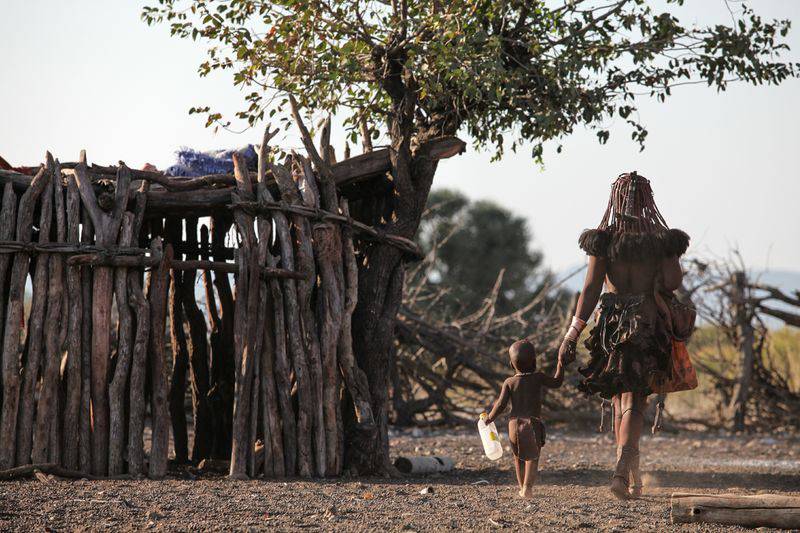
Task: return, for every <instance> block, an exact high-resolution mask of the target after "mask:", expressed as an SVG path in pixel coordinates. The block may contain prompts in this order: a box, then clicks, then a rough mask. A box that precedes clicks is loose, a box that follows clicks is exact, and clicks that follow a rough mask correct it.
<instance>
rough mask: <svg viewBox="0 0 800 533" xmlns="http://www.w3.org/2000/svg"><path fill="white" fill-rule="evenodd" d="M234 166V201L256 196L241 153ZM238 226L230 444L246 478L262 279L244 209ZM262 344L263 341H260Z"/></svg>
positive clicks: (233, 470)
mask: <svg viewBox="0 0 800 533" xmlns="http://www.w3.org/2000/svg"><path fill="white" fill-rule="evenodd" d="M233 169H234V175H235V176H236V186H237V192H236V193H234V200H238V199H239V198H241V199H243V200H247V199H250V198H251V197H252V195H253V190H252V184H251V183H250V178H249V177H248V175H247V164H246V163H245V161H244V159H243V158H242V157H241V156H240V155H239V154H234V155H233ZM233 217H234V220H235V221H236V228H237V230H238V232H239V236H240V237H241V241H242V244H241V248H240V249H239V252H240V255H239V257H238V258H237V262H238V263H239V275H238V277H237V279H236V310H235V322H234V345H235V350H236V352H235V354H236V357H235V361H236V370H235V372H236V386H235V389H234V401H233V441H232V446H231V465H230V476H231V477H233V478H238V479H241V478H245V477H246V473H245V472H246V469H247V466H248V454H252V453H253V449H252V448H253V441H254V440H255V439H254V438H253V437H254V436H253V435H251V434H250V431H249V420H250V416H249V415H250V409H251V408H252V406H251V405H250V399H251V394H252V379H253V368H254V364H255V361H254V358H255V357H256V354H255V353H254V350H255V348H256V344H257V343H256V332H257V331H258V326H259V324H258V322H259V321H258V317H257V316H256V315H257V313H258V287H259V284H260V281H261V280H260V278H259V276H258V274H257V271H258V257H257V255H256V250H255V247H256V236H255V233H254V229H253V217H252V216H250V215H247V214H245V213H244V212H243V211H242V210H235V211H234V213H233ZM258 344H260V343H258Z"/></svg>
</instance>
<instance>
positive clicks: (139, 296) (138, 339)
mask: <svg viewBox="0 0 800 533" xmlns="http://www.w3.org/2000/svg"><path fill="white" fill-rule="evenodd" d="M139 197H141V198H142V201H144V199H145V198H146V196H145V195H144V193H140V195H139V196H138V197H137V199H138V198H139ZM137 203H138V202H137ZM151 249H152V250H153V251H154V252H155V253H158V254H159V255H160V254H161V240H160V239H158V238H156V239H153V242H152V244H151ZM128 299H129V300H130V302H131V307H133V308H134V309H135V310H136V312H135V317H136V336H135V341H134V344H133V359H132V361H131V363H132V365H131V383H130V393H129V398H130V400H129V402H128V404H129V406H130V418H129V422H128V472H130V474H131V475H134V476H140V475H142V474H143V473H144V449H143V443H142V433H143V431H144V410H145V388H144V385H145V382H144V379H145V364H146V363H147V348H148V341H149V335H150V307H149V305H148V302H147V299H146V298H145V296H144V291H143V290H142V284H141V281H140V279H139V275H138V273H133V272H132V273H131V274H130V275H129V276H128ZM162 332H163V330H162Z"/></svg>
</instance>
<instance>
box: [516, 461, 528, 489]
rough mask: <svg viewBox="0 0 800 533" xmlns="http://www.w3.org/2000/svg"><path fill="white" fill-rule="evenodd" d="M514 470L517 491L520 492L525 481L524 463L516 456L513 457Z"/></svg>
mask: <svg viewBox="0 0 800 533" xmlns="http://www.w3.org/2000/svg"><path fill="white" fill-rule="evenodd" d="M514 470H516V472H517V485H519V490H520V492H521V491H522V487H523V486H524V485H523V483H524V481H525V462H524V461H522V460H520V458H519V457H516V456H515V457H514Z"/></svg>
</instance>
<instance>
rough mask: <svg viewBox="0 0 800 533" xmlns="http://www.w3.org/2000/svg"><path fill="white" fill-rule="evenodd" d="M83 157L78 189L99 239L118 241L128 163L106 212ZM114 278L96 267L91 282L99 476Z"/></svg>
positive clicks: (104, 448)
mask: <svg viewBox="0 0 800 533" xmlns="http://www.w3.org/2000/svg"><path fill="white" fill-rule="evenodd" d="M81 159H82V161H81V162H80V163H79V164H78V165H77V166H76V167H75V178H76V181H77V183H78V191H79V192H80V195H81V200H83V206H84V208H86V210H87V212H88V213H89V217H90V218H91V219H92V225H93V226H94V228H95V235H96V241H97V243H98V244H99V245H100V246H109V245H111V244H112V243H114V242H116V241H117V235H118V234H119V228H120V224H121V223H122V215H123V213H124V211H125V208H126V206H127V203H128V186H129V184H130V179H131V176H130V171H129V170H128V168H127V167H126V166H125V165H122V164H121V165H120V166H119V167H118V170H117V180H116V183H115V193H114V204H113V209H112V211H111V214H110V215H107V214H105V213H103V211H101V209H100V207H99V205H98V203H97V198H96V197H95V194H94V190H93V188H92V183H91V180H90V178H89V175H88V171H87V168H86V161H85V155H84V154H82V155H81ZM113 281H114V271H113V269H111V268H109V267H105V266H98V267H96V268H95V270H94V279H93V283H92V363H91V364H92V366H91V368H92V371H91V376H92V379H91V381H92V394H91V396H92V472H93V473H94V474H95V475H98V476H103V475H106V473H107V472H108V436H109V412H108V409H109V407H108V362H109V358H110V356H111V306H112V302H113Z"/></svg>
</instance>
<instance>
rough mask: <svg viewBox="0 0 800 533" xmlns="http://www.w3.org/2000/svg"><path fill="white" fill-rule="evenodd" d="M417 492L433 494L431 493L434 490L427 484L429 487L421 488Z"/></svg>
mask: <svg viewBox="0 0 800 533" xmlns="http://www.w3.org/2000/svg"><path fill="white" fill-rule="evenodd" d="M419 493H420V494H433V493H434V490H433V487H430V486H429V487H425V488H424V489H422V490H421V491H419Z"/></svg>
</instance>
